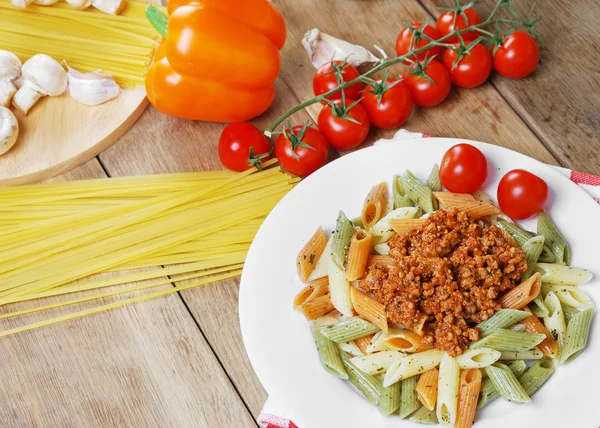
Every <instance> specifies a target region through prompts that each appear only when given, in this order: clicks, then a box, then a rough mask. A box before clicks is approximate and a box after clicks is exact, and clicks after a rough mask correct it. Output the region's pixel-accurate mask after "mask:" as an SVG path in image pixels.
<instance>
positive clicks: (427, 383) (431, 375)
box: [416, 368, 440, 410]
mask: <svg viewBox="0 0 600 428" xmlns="http://www.w3.org/2000/svg"><path fill="white" fill-rule="evenodd" d="M439 373H440V372H439V371H438V369H437V368H433V369H431V370H427V371H426V372H425V373H423V374H422V375H421V376H419V381H418V382H417V388H416V392H417V398H418V399H419V402H421V404H422V405H423V406H425V407H426V408H427V409H429V410H435V403H436V402H437V393H438V380H439Z"/></svg>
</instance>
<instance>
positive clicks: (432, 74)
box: [402, 61, 451, 107]
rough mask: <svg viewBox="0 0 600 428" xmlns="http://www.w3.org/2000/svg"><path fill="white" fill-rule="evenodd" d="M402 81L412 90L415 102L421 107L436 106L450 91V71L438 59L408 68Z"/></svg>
mask: <svg viewBox="0 0 600 428" xmlns="http://www.w3.org/2000/svg"><path fill="white" fill-rule="evenodd" d="M424 75H427V76H428V78H429V79H431V80H432V81H433V83H432V82H431V81H430V80H428V78H426V77H424ZM402 81H403V82H404V84H405V85H406V87H407V88H408V90H409V91H410V94H411V95H412V99H413V102H414V103H415V104H416V105H418V106H419V107H434V106H436V105H438V104H440V103H441V102H442V101H444V100H445V99H446V97H447V96H448V94H449V93H450V87H451V83H450V73H448V70H446V69H445V68H444V66H443V65H442V64H441V63H439V62H437V61H429V62H428V63H424V64H418V65H417V66H416V67H415V68H414V69H412V70H411V69H407V70H406V71H405V72H404V78H403V80H402Z"/></svg>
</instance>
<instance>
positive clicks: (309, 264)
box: [296, 226, 327, 282]
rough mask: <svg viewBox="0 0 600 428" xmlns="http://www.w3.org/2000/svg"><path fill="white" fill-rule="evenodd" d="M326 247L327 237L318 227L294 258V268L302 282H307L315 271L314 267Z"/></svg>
mask: <svg viewBox="0 0 600 428" xmlns="http://www.w3.org/2000/svg"><path fill="white" fill-rule="evenodd" d="M326 245H327V236H326V235H325V232H324V231H323V228H322V227H321V226H319V228H318V229H317V231H316V232H315V234H314V235H313V236H312V237H311V238H310V239H309V240H308V242H307V243H306V245H305V246H304V248H302V250H300V253H298V257H296V268H297V269H298V276H299V277H300V280H301V281H302V282H306V281H308V277H309V276H310V274H311V273H312V271H313V270H314V269H315V265H316V264H317V261H319V258H320V257H321V254H323V250H325V246H326Z"/></svg>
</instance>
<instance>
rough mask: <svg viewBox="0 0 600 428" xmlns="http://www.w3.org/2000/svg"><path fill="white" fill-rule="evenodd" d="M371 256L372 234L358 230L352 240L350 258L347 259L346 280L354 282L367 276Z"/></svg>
mask: <svg viewBox="0 0 600 428" xmlns="http://www.w3.org/2000/svg"><path fill="white" fill-rule="evenodd" d="M370 255H371V234H370V233H369V232H367V231H366V230H364V229H358V230H357V231H356V232H354V235H352V239H350V247H349V248H348V257H347V259H346V279H347V280H348V281H354V280H357V279H358V278H361V277H362V276H363V275H364V274H365V270H366V268H367V261H368V260H369V256H370Z"/></svg>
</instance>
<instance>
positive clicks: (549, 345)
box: [521, 314, 558, 358]
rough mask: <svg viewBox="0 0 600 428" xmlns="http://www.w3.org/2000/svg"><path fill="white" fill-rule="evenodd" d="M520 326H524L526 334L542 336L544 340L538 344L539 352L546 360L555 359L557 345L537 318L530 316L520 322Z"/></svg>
mask: <svg viewBox="0 0 600 428" xmlns="http://www.w3.org/2000/svg"><path fill="white" fill-rule="evenodd" d="M521 324H524V325H525V331H526V332H528V333H538V334H543V335H544V336H545V338H544V340H542V341H541V342H540V343H539V344H538V347H539V348H540V351H542V353H543V354H544V355H545V356H546V357H548V358H556V356H557V355H558V344H557V343H556V340H554V337H553V336H552V334H550V332H549V331H548V329H547V328H546V327H544V325H543V324H542V323H541V322H540V320H539V319H538V317H536V316H535V315H533V314H532V315H531V316H529V317H527V318H525V319H524V320H523V321H521Z"/></svg>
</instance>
